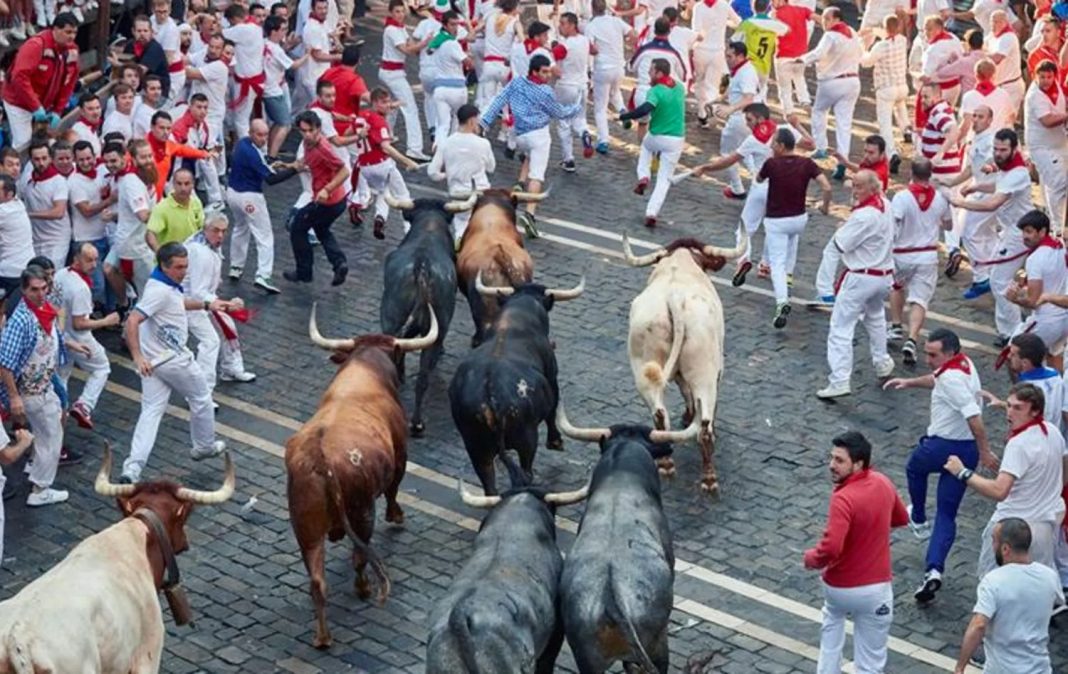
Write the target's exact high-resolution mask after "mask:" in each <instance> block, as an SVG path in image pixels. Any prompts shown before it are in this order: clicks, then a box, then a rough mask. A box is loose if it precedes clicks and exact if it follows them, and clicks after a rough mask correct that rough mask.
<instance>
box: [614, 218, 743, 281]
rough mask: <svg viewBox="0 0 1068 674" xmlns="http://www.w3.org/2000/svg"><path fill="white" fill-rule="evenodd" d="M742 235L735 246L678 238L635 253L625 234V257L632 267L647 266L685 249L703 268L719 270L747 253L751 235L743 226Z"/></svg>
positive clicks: (740, 230) (740, 229)
mask: <svg viewBox="0 0 1068 674" xmlns="http://www.w3.org/2000/svg"><path fill="white" fill-rule="evenodd" d="M739 232H740V237H739V241H738V245H736V246H735V247H734V248H720V247H719V246H713V245H709V244H705V243H702V242H701V241H698V240H697V239H689V238H687V239H676V240H675V241H672V242H671V243H669V244H668V245H667V246H664V247H662V248H658V249H657V250H654V251H653V252H652V253H648V254H647V255H640V256H639V255H635V254H634V251H633V250H632V249H631V247H630V239H629V238H627V235H626V234H624V235H623V257H624V258H625V259H626V260H627V264H629V265H630V266H632V267H647V266H649V265H651V264H656V263H657V262H659V261H660V260H662V259H664V258H665V257H667V256H669V255H671V254H672V253H674V252H675V251H677V250H680V249H685V250H688V251H689V252H690V254H691V255H692V256H693V259H694V262H696V263H697V265H698V266H700V267H701V269H704V270H706V271H719V270H720V269H722V268H723V266H724V265H725V264H727V261H728V260H734V259H737V258H739V257H741V256H742V255H744V254H745V249H746V246H747V245H748V243H749V236H748V233H747V232H746V230H745V227H744V226H742V227H740V228H739Z"/></svg>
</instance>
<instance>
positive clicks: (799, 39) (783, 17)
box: [775, 5, 812, 58]
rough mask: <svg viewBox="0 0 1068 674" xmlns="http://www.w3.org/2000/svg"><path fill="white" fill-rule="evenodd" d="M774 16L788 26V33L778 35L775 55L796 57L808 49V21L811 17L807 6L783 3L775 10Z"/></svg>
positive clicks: (810, 11)
mask: <svg viewBox="0 0 1068 674" xmlns="http://www.w3.org/2000/svg"><path fill="white" fill-rule="evenodd" d="M775 18H776V19H778V20H779V21H781V22H783V23H785V24H786V25H787V26H789V28H790V32H789V33H787V34H786V35H780V36H779V50H778V51H777V52H776V53H775V55H776V56H779V57H782V58H797V57H798V56H801V55H802V54H804V53H805V52H806V51H808V22H809V21H810V20H811V19H812V10H811V9H809V8H808V7H799V6H796V5H783V6H782V7H780V8H778V9H776V10H775Z"/></svg>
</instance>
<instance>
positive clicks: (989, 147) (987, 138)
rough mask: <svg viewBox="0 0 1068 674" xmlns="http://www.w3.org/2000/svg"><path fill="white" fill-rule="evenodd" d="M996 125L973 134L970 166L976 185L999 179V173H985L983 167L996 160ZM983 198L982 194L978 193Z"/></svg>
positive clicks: (979, 197)
mask: <svg viewBox="0 0 1068 674" xmlns="http://www.w3.org/2000/svg"><path fill="white" fill-rule="evenodd" d="M995 133H997V131H996V129H995V127H994V125H990V127H989V128H987V130H986V131H984V132H982V133H977V134H975V135H974V136H972V142H971V144H969V145H968V166H969V167H970V168H971V170H972V182H973V183H974V184H976V185H992V184H993V183H994V182H996V181H997V179H998V174H997V173H983V167H984V166H986V165H987V164H990V163H992V162H993V161H994V134H995ZM969 196H970V195H969ZM976 198H978V199H981V198H982V195H981V194H980V195H976Z"/></svg>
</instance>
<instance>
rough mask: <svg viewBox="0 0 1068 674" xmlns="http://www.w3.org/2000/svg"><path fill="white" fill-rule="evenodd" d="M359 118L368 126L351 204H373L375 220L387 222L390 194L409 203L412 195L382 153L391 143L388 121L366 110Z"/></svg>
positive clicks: (388, 159)
mask: <svg viewBox="0 0 1068 674" xmlns="http://www.w3.org/2000/svg"><path fill="white" fill-rule="evenodd" d="M359 116H360V120H361V121H360V122H358V124H364V125H366V126H367V135H366V136H365V137H364V138H362V139H361V140H360V142H359V143H358V144H357V148H358V150H359V153H360V154H359V164H360V176H359V178H358V180H357V183H356V191H355V192H354V193H353V196H352V202H353V203H357V204H359V205H361V206H370V205H371V201H372V200H374V205H375V217H382V218H388V217H389V204H387V203H386V194H387V192H388V193H389V194H390V195H391V196H392V197H393V198H395V199H410V198H411V195H410V194H409V192H408V186H407V185H406V184H405V183H404V177H403V176H402V175H401V172H400V170H399V169H398V168H397V163H396V162H395V161H393V159H392V158H391V157H390V156H389V155H387V154H386V153H385V151H384V150H383V149H382V143H384V142H389V141H391V140H392V136H391V135H390V131H389V125H388V124H387V123H386V120H385V118H384V117H382V116H381V115H379V114H378V113H376V112H374V111H371V110H363V111H361V112H360V113H359Z"/></svg>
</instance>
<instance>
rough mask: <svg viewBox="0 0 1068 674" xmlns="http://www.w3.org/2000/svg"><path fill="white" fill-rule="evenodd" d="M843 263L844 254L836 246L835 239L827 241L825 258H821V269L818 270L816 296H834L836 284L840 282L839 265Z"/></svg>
mask: <svg viewBox="0 0 1068 674" xmlns="http://www.w3.org/2000/svg"><path fill="white" fill-rule="evenodd" d="M841 261H842V254H841V253H840V252H838V247H837V246H835V245H834V237H833V236H832V237H831V238H830V239H828V240H827V245H826V246H824V247H823V257H821V258H820V266H819V269H817V270H816V294H817V295H818V296H820V297H824V296H826V295H834V282H835V281H837V280H838V263H839V262H841Z"/></svg>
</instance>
